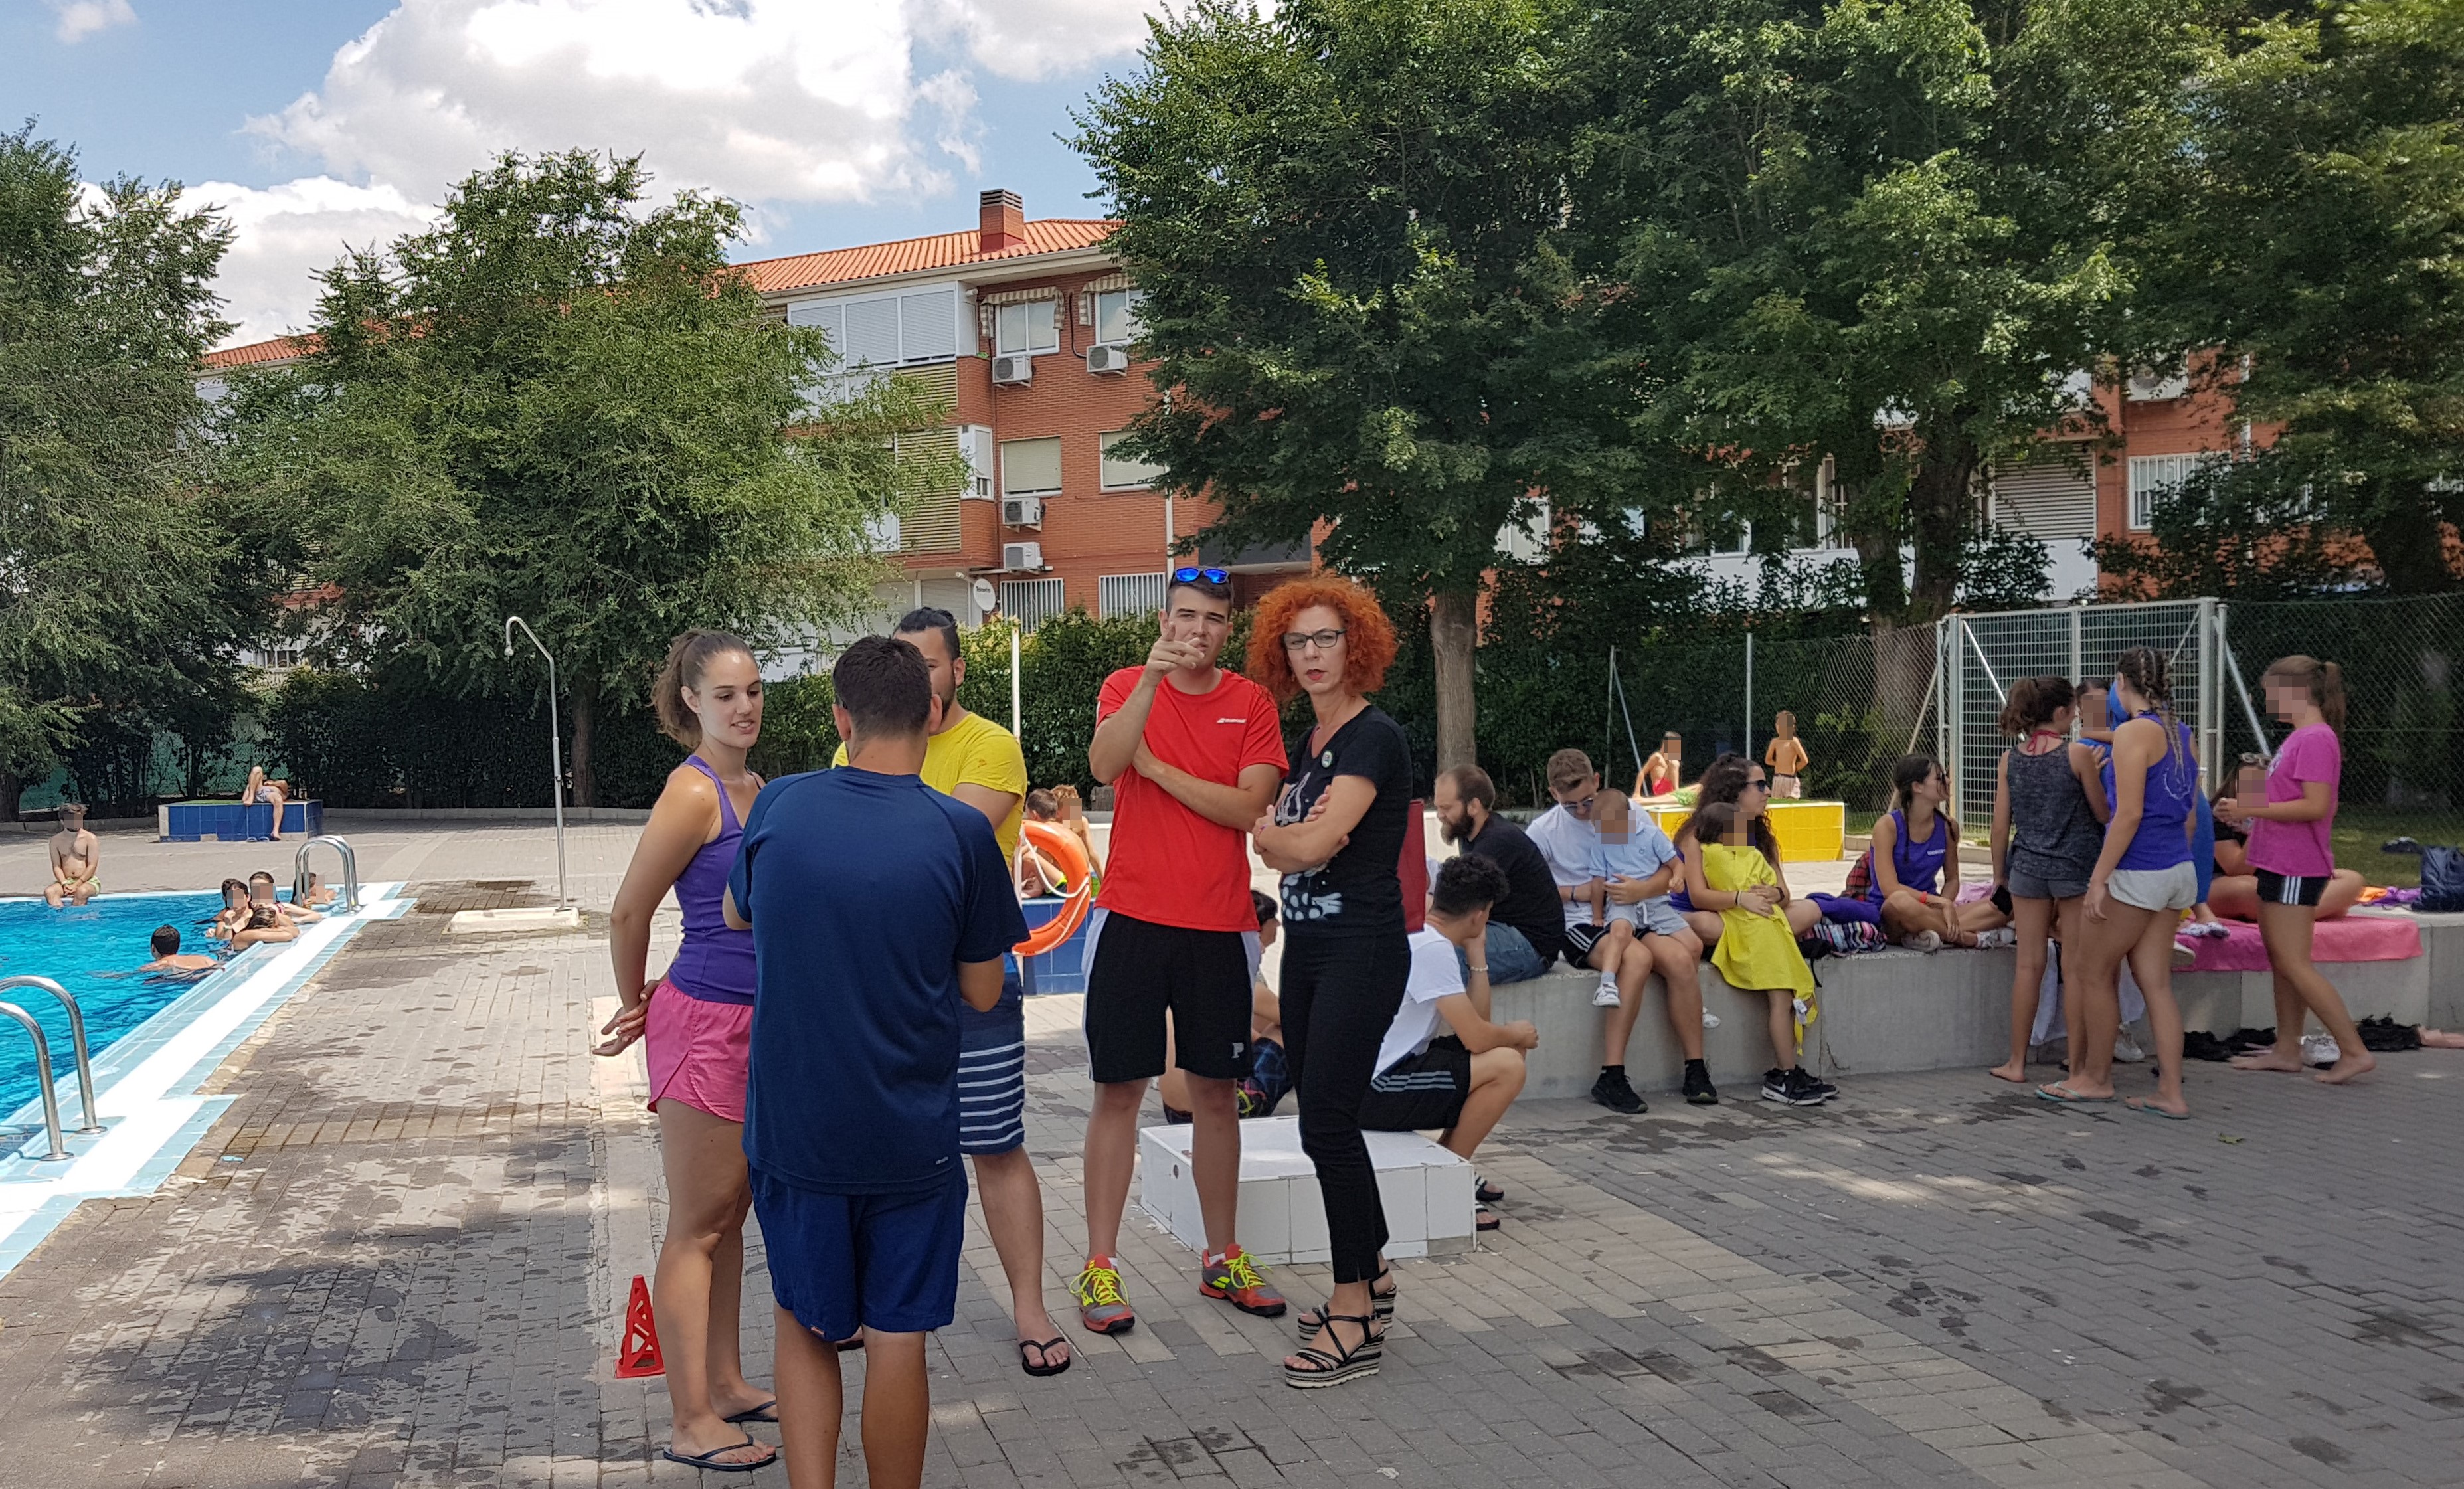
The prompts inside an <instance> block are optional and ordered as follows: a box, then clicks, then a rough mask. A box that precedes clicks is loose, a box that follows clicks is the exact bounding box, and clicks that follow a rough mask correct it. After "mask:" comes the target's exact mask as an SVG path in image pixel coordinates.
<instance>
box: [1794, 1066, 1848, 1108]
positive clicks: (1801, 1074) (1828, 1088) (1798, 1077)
mask: <svg viewBox="0 0 2464 1489" xmlns="http://www.w3.org/2000/svg"><path fill="white" fill-rule="evenodd" d="M1789 1075H1790V1076H1791V1077H1792V1078H1793V1080H1792V1084H1793V1085H1794V1086H1795V1087H1796V1090H1797V1092H1798V1094H1799V1095H1802V1096H1806V1097H1810V1098H1811V1100H1810V1101H1806V1102H1802V1103H1800V1104H1799V1105H1801V1106H1820V1105H1821V1104H1822V1103H1824V1102H1827V1101H1829V1100H1830V1099H1831V1098H1833V1097H1834V1096H1837V1095H1838V1094H1839V1087H1837V1086H1836V1085H1834V1084H1831V1083H1830V1082H1828V1081H1823V1080H1818V1079H1816V1078H1815V1075H1814V1073H1813V1072H1812V1071H1810V1070H1808V1069H1806V1068H1805V1067H1804V1066H1803V1065H1799V1066H1797V1067H1796V1068H1795V1069H1794V1070H1792V1071H1790V1072H1789Z"/></svg>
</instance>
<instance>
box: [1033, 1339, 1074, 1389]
mask: <svg viewBox="0 0 2464 1489" xmlns="http://www.w3.org/2000/svg"><path fill="white" fill-rule="evenodd" d="M1068 1343H1069V1341H1068V1340H1067V1339H1066V1338H1062V1337H1060V1336H1058V1335H1056V1336H1054V1337H1053V1338H1050V1339H1022V1340H1020V1341H1019V1342H1018V1368H1019V1369H1022V1370H1024V1371H1025V1372H1026V1373H1028V1374H1029V1375H1032V1376H1035V1377H1037V1378H1038V1379H1042V1378H1043V1377H1045V1376H1047V1375H1058V1374H1060V1373H1061V1372H1062V1371H1063V1370H1066V1369H1069V1367H1071V1366H1073V1365H1075V1364H1077V1363H1078V1354H1077V1351H1076V1350H1071V1351H1070V1352H1069V1353H1067V1354H1066V1355H1063V1356H1062V1357H1061V1363H1060V1364H1059V1365H1055V1364H1053V1363H1052V1351H1053V1350H1055V1349H1060V1348H1065V1347H1067V1345H1068ZM1029 1349H1032V1350H1034V1351H1035V1353H1036V1356H1037V1358H1038V1359H1039V1360H1040V1361H1041V1362H1042V1363H1041V1364H1037V1363H1033V1362H1030V1361H1029V1360H1028V1359H1027V1357H1026V1352H1027V1351H1028V1350H1029Z"/></svg>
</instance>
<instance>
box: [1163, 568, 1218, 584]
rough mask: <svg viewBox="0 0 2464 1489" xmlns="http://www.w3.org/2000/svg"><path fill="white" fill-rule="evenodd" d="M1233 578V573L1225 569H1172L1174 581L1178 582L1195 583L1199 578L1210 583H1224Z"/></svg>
mask: <svg viewBox="0 0 2464 1489" xmlns="http://www.w3.org/2000/svg"><path fill="white" fill-rule="evenodd" d="M1231 579H1232V575H1231V573H1230V572H1229V571H1228V570H1224V569H1175V570H1173V571H1172V581H1173V582H1174V583H1176V584H1195V583H1197V582H1198V581H1199V580H1205V581H1206V582H1208V583H1209V584H1223V583H1228V582H1230V581H1231Z"/></svg>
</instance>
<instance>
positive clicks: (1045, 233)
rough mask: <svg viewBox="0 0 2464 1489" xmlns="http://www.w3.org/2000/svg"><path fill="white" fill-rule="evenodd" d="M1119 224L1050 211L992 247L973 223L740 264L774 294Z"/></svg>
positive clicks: (1029, 251) (992, 258)
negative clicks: (1019, 235) (1016, 240)
mask: <svg viewBox="0 0 2464 1489" xmlns="http://www.w3.org/2000/svg"><path fill="white" fill-rule="evenodd" d="M1119 226H1120V224H1119V223H1116V222H1111V221H1108V220H1105V219H1102V218H1082V217H1046V218H1044V219H1042V220H1041V221H1037V222H1031V223H1028V224H1027V225H1026V242H1025V243H1023V244H1022V245H1020V246H1019V247H1016V248H1007V249H1001V250H999V251H997V252H990V253H986V252H982V251H981V250H979V248H978V247H977V246H976V245H977V244H978V243H979V241H981V240H980V239H979V236H978V234H977V232H976V230H974V229H969V230H966V231H964V232H936V233H935V234H933V236H931V237H929V238H902V239H900V240H898V241H897V242H895V243H869V244H866V245H864V246H862V247H860V248H844V249H831V250H829V251H828V252H821V253H798V254H794V255H793V256H791V257H787V258H764V259H757V260H755V261H754V262H752V263H749V264H738V265H737V266H736V267H737V268H738V269H741V270H743V271H744V272H745V274H747V275H748V276H750V277H751V279H752V281H753V287H754V288H755V289H757V290H759V291H761V292H763V293H764V294H769V293H773V292H776V291H780V290H801V289H804V288H807V287H809V286H812V285H822V284H840V283H844V282H846V281H847V280H850V279H870V278H874V277H876V276H878V275H881V274H913V273H915V272H917V271H919V270H926V269H956V268H957V267H958V266H959V265H961V264H990V263H998V262H1000V261H1001V260H1002V259H1005V258H1031V257H1033V256H1035V255H1036V254H1039V253H1067V252H1072V251H1074V250H1078V249H1090V248H1094V247H1097V246H1098V245H1100V244H1101V243H1102V242H1103V241H1104V240H1105V239H1106V238H1109V237H1111V235H1112V230H1113V229H1115V228H1117V227H1119Z"/></svg>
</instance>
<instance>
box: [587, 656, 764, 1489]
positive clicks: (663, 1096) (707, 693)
mask: <svg viewBox="0 0 2464 1489" xmlns="http://www.w3.org/2000/svg"><path fill="white" fill-rule="evenodd" d="M651 703H652V706H653V707H654V708H656V710H657V711H658V715H659V727H660V728H661V729H663V730H665V731H666V732H667V733H668V734H670V735H671V737H673V738H674V739H675V741H676V742H677V743H679V744H681V745H684V746H685V747H686V748H688V749H690V750H692V751H693V755H692V756H691V757H690V758H688V759H687V760H686V761H685V763H683V764H682V765H679V766H677V767H676V769H675V771H674V772H673V774H671V775H670V776H669V777H668V784H667V789H665V790H664V791H661V792H660V793H659V799H658V802H657V804H656V805H654V806H652V807H651V809H650V821H649V825H648V826H646V827H644V828H643V829H642V837H641V841H640V842H638V843H635V844H634V846H633V862H632V863H631V865H628V866H627V868H626V870H625V883H624V885H623V887H620V888H619V889H618V890H617V891H616V906H615V909H613V910H612V911H610V912H609V915H608V945H609V950H610V953H611V955H612V956H613V958H614V961H615V965H616V991H617V992H618V994H619V995H620V996H622V999H623V1002H622V1006H621V1007H620V1008H619V1009H618V1010H617V1013H616V1017H615V1018H611V1019H609V1020H608V1021H607V1026H606V1027H605V1029H604V1030H602V1031H601V1032H602V1033H604V1034H605V1035H606V1036H607V1038H606V1039H605V1040H604V1041H603V1042H602V1043H600V1044H599V1046H598V1051H599V1053H600V1054H602V1055H616V1054H621V1053H623V1052H624V1051H625V1050H626V1049H627V1047H629V1046H630V1045H631V1044H632V1042H633V1041H634V1040H637V1039H638V1040H643V1042H644V1053H645V1054H646V1056H647V1057H648V1064H649V1077H650V1109H651V1110H652V1111H654V1112H656V1113H658V1118H659V1153H660V1157H661V1159H662V1161H663V1165H664V1167H665V1169H666V1171H667V1177H668V1234H667V1237H666V1238H665V1239H664V1240H663V1241H662V1242H661V1243H660V1246H659V1266H658V1275H657V1276H656V1277H655V1278H654V1279H653V1280H652V1282H651V1287H650V1309H651V1311H652V1312H653V1313H654V1314H656V1315H657V1318H658V1325H659V1345H660V1347H661V1350H662V1352H663V1353H664V1354H665V1356H666V1359H667V1367H668V1394H669V1397H670V1399H671V1402H672V1403H673V1407H674V1412H673V1416H674V1426H673V1428H672V1429H671V1439H672V1440H671V1442H670V1443H669V1445H668V1447H667V1449H666V1451H665V1454H664V1456H667V1457H669V1458H671V1459H673V1460H675V1461H677V1462H680V1463H690V1464H693V1465H694V1466H696V1467H702V1468H716V1469H721V1470H726V1471H737V1472H740V1471H742V1470H745V1469H751V1468H758V1467H760V1466H761V1465H763V1464H765V1463H768V1462H770V1461H771V1460H772V1459H773V1458H774V1457H776V1456H778V1455H777V1452H776V1450H774V1449H772V1448H770V1447H768V1446H767V1445H765V1444H761V1443H757V1442H755V1441H753V1440H752V1437H751V1436H750V1434H747V1433H745V1432H743V1431H742V1430H741V1429H740V1427H739V1426H738V1425H737V1424H740V1423H744V1422H772V1421H777V1420H778V1416H777V1414H776V1412H775V1405H776V1404H775V1403H774V1402H773V1401H772V1399H771V1395H770V1392H768V1391H766V1390H759V1389H757V1388H756V1387H754V1386H753V1385H752V1384H751V1383H750V1382H748V1381H747V1380H745V1378H744V1364H743V1360H742V1358H741V1356H740V1355H739V1353H738V1351H737V1305H738V1301H739V1299H740V1296H741V1294H742V1292H743V1285H744V1214H745V1211H746V1210H747V1209H748V1208H749V1207H750V1206H751V1204H752V1201H753V1192H752V1189H751V1187H750V1185H749V1183H748V1181H747V1180H746V1177H745V1170H744V1070H745V1056H746V1050H747V1038H748V1036H749V1034H750V1033H751V1030H752V1025H753V933H752V932H751V931H730V930H728V929H727V925H726V922H725V920H724V918H723V917H722V915H721V913H720V909H719V902H720V897H721V896H722V895H723V894H724V893H725V891H726V887H727V875H728V871H729V870H730V869H732V868H733V867H735V865H736V845H737V841H738V840H739V839H741V838H742V837H743V828H744V816H745V814H746V813H747V812H750V811H751V810H752V809H753V799H754V797H755V796H757V795H758V794H759V792H760V790H761V777H759V776H756V775H754V774H753V773H752V772H751V771H750V770H748V769H746V768H745V763H744V756H745V754H746V752H748V751H750V750H751V749H752V748H753V745H754V742H755V741H756V740H758V739H759V738H760V737H761V669H760V668H759V666H757V665H756V664H755V662H754V660H753V652H752V649H751V648H750V647H748V646H745V644H744V643H743V642H741V641H738V640H737V638H735V637H733V636H730V635H727V634H725V633H724V632H720V631H687V632H686V633H685V634H684V635H682V636H679V637H677V638H676V639H675V643H674V644H673V645H672V646H670V647H669V648H668V665H667V667H666V668H664V669H662V670H661V672H660V673H659V680H658V682H657V683H656V684H654V685H653V686H652V689H651ZM671 889H672V890H674V891H675V896H676V904H677V906H678V907H679V908H680V909H683V911H684V944H683V945H682V946H680V947H678V948H677V950H676V954H675V959H674V960H673V961H671V962H670V963H669V964H668V970H667V972H666V974H664V975H663V976H662V977H660V979H659V980H658V982H657V983H656V984H655V985H653V984H652V983H651V982H650V980H649V975H648V967H649V955H650V917H651V915H652V914H653V913H655V912H656V911H657V909H658V908H659V906H660V904H661V902H663V901H665V900H666V899H667V897H668V892H669V891H670V890H671Z"/></svg>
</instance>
